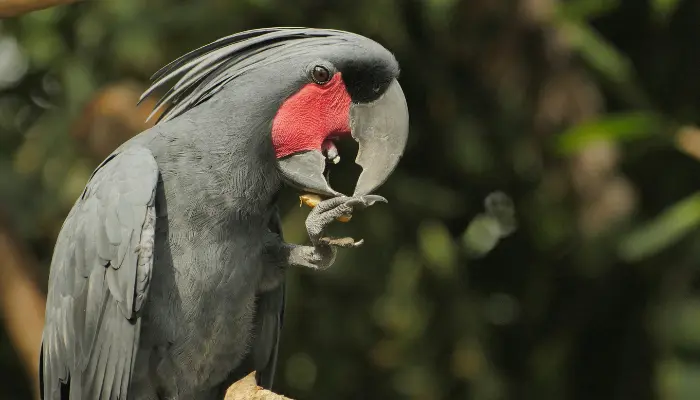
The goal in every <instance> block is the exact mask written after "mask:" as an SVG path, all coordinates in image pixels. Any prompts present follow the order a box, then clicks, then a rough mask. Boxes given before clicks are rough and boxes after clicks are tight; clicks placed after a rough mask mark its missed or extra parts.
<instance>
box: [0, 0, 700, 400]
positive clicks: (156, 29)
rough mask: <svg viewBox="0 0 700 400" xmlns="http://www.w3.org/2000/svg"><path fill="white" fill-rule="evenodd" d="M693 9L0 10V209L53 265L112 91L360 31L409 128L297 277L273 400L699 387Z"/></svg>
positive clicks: (298, 211)
mask: <svg viewBox="0 0 700 400" xmlns="http://www.w3.org/2000/svg"><path fill="white" fill-rule="evenodd" d="M698 18H700V3H698V2H695V1H690V0H688V1H678V0H649V1H642V0H616V1H612V0H609V1H606V0H570V1H555V0H553V1H551V2H547V1H532V0H518V1H506V0H498V1H494V0H426V1H418V0H405V1H404V0H373V1H370V0H355V1H335V2H323V1H319V0H300V1H295V2H284V1H276V0H245V1H224V0H203V1H197V2H194V1H180V0H149V1H147V2H146V1H141V0H100V1H86V2H83V3H79V4H76V5H72V6H66V7H57V8H54V9H49V10H45V11H41V12H35V13H32V14H29V15H26V16H23V17H21V18H16V19H9V20H4V21H1V22H0V207H1V208H0V212H2V213H3V214H6V215H7V216H8V218H9V220H10V221H11V223H12V228H13V229H14V231H15V232H16V233H17V235H18V236H19V237H20V238H22V239H23V240H24V241H26V242H27V243H28V245H29V246H30V248H31V249H32V250H33V251H34V253H35V255H36V257H37V258H38V259H39V261H40V264H41V265H42V266H43V267H44V268H45V270H44V271H43V273H44V277H45V276H46V275H47V270H46V269H47V268H48V265H49V263H50V257H51V253H52V249H53V242H54V240H55V237H56V235H57V233H58V231H59V230H60V227H61V223H62V221H63V218H64V217H65V215H66V213H67V212H68V210H69V209H70V207H71V206H72V204H73V201H74V200H75V198H76V197H77V196H78V194H79V193H80V191H81V190H82V187H83V185H84V183H85V181H86V180H87V178H88V176H89V174H90V173H91V171H92V168H93V167H94V166H95V165H96V164H97V163H98V162H99V161H100V157H98V156H96V154H101V153H100V152H98V151H95V146H98V144H99V143H97V142H95V140H97V139H93V138H92V136H84V135H83V136H81V135H80V134H78V133H76V130H79V128H78V127H79V126H80V125H79V122H80V121H82V120H85V119H87V120H89V121H92V125H90V124H88V126H89V127H93V128H94V129H92V130H91V129H88V131H95V130H100V129H101V130H102V131H104V132H108V133H109V132H116V131H120V130H121V131H123V130H124V129H126V128H124V127H122V125H120V123H119V122H118V121H117V122H115V121H114V120H113V119H110V118H106V117H100V114H99V113H97V114H98V116H90V115H88V116H86V113H88V114H89V113H90V112H92V111H89V107H88V108H86V106H87V105H88V104H90V102H91V101H93V100H94V99H95V96H96V95H97V94H98V93H100V90H101V89H103V88H104V87H105V86H107V85H120V84H122V82H136V83H138V84H145V82H147V80H148V77H149V76H150V75H151V74H152V73H153V72H155V71H156V70H157V69H158V68H159V67H160V66H162V65H164V64H165V63H167V62H169V61H170V60H172V59H174V58H175V57H177V56H179V55H181V54H183V53H184V52H186V51H188V50H190V49H193V48H195V47H198V46H200V45H202V44H205V43H208V42H210V41H212V40H215V39H217V38H219V37H221V36H224V35H227V34H230V33H233V32H237V31H241V30H244V29H248V28H255V27H261V26H275V25H278V26H279V25H284V26H316V27H332V28H339V29H346V30H351V31H355V32H358V33H361V34H364V35H366V36H369V37H372V38H375V39H376V40H378V41H380V42H381V43H382V44H384V45H385V46H387V47H388V48H389V49H391V50H392V51H393V52H394V53H395V54H396V57H397V58H398V60H399V62H400V63H401V65H402V76H401V84H402V86H403V88H404V91H405V93H406V96H407V99H408V102H409V109H410V111H411V138H410V141H409V145H408V149H407V153H406V156H405V158H404V159H403V160H402V163H401V165H400V168H399V169H398V170H397V172H396V173H395V175H394V176H393V177H392V178H391V179H390V181H389V182H387V184H386V185H385V186H384V187H382V188H381V189H380V193H381V194H382V195H385V196H386V197H387V198H388V199H389V201H390V204H389V205H379V206H375V207H372V208H371V209H369V210H367V211H365V212H364V213H362V214H358V215H357V216H355V217H354V218H353V220H352V222H350V223H349V224H343V226H339V227H338V231H339V232H343V231H344V232H345V233H350V234H352V235H353V236H354V237H358V238H360V237H361V238H364V239H365V240H366V244H365V246H364V247H363V248H361V249H360V250H357V251H343V252H342V253H341V254H340V255H339V258H338V262H337V264H336V266H335V267H334V268H332V269H331V270H329V271H327V272H324V273H322V274H319V273H310V272H308V271H301V270H295V271H291V273H290V278H289V283H288V284H289V295H288V309H287V313H286V324H285V329H284V337H283V343H282V354H281V362H280V363H279V372H278V379H277V383H276V391H278V392H281V393H284V394H286V395H289V396H291V397H293V398H297V399H336V398H338V399H394V398H411V399H460V398H469V399H476V400H482V399H483V400H486V399H506V398H507V399H564V398H566V399H696V398H700V278H699V277H700V275H699V274H698V265H700V230H698V225H699V223H700V203H699V201H700V199H699V198H698V196H699V195H698V194H697V193H698V190H700V186H699V184H698V182H700V180H699V178H698V177H700V164H698V160H697V157H698V155H700V150H699V149H700V131H698V130H697V129H695V128H693V127H694V125H695V124H697V123H698V122H699V121H698V119H699V117H700V111H699V107H700V74H698V71H700V57H699V56H698V52H697V51H696V47H697V43H698V42H700V31H699V30H698V29H697V21H698ZM105 102H106V100H105ZM99 104H103V103H99ZM105 104H106V105H105ZM110 104H111V103H109V102H106V103H104V104H103V105H102V106H100V107H97V109H98V111H99V110H101V111H102V112H103V113H105V114H109V113H110V112H112V111H113V108H110ZM93 111H94V110H93ZM134 112H135V111H134ZM110 115H111V114H110ZM100 118H106V119H107V121H106V122H104V121H102V120H101V119H100ZM95 120H98V122H95ZM100 121H102V122H100ZM95 126H97V127H99V129H98V128H95ZM127 130H128V129H127ZM681 133H682V135H681ZM98 147H99V146H98ZM342 150H343V149H342V148H341V152H342ZM344 158H345V159H346V160H349V159H351V158H350V157H344ZM356 173H357V171H356V170H354V169H353V168H352V166H346V167H345V169H344V170H343V169H341V171H339V172H338V174H337V175H335V173H334V182H338V183H339V184H340V185H341V187H342V185H348V184H350V182H351V180H352V177H353V174H355V175H356ZM296 202H297V199H296V198H295V193H292V192H291V191H289V192H288V193H286V195H285V196H284V210H285V216H284V230H285V234H286V237H287V238H288V240H290V241H292V242H303V241H304V240H305V233H304V229H303V221H304V218H305V216H306V214H307V213H308V209H306V208H299V207H298V204H297V203H296ZM17 363H18V362H17V360H16V359H15V358H14V356H13V355H12V352H11V348H10V345H9V343H8V342H7V341H6V340H5V339H4V338H3V340H1V341H0V376H2V378H0V398H8V399H10V398H27V396H29V394H28V393H29V392H28V389H27V388H28V384H27V383H26V382H24V381H22V380H20V379H18V378H19V372H18V371H19V368H18V367H17V365H18V364H17Z"/></svg>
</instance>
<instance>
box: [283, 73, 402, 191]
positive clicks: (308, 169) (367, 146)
mask: <svg viewBox="0 0 700 400" xmlns="http://www.w3.org/2000/svg"><path fill="white" fill-rule="evenodd" d="M350 128H351V132H350V133H351V135H352V137H353V139H355V141H356V142H357V143H358V144H359V149H358V152H357V158H356V159H355V163H356V164H357V165H359V166H361V167H362V173H361V174H360V177H359V178H358V180H357V184H356V185H355V192H354V194H353V196H361V195H366V194H370V193H372V192H373V191H374V190H376V189H377V188H378V187H379V186H381V185H382V184H383V183H384V182H386V180H387V179H388V178H389V176H390V175H391V173H392V172H393V171H394V169H395V168H396V165H397V164H398V163H399V160H400V159H401V156H402V155H403V152H404V149H405V148H406V141H407V140H408V106H407V104H406V98H405V97H404V94H403V90H402V89H401V85H399V82H398V81H396V80H394V81H392V82H391V84H390V85H389V87H388V88H387V90H386V91H385V92H384V93H383V94H382V95H381V96H380V97H379V98H378V99H377V100H375V101H373V102H371V103H353V104H352V105H351V106H350ZM325 163H326V157H324V155H323V154H322V153H321V152H320V151H316V150H314V151H307V152H303V153H297V154H292V155H290V156H287V157H285V158H281V159H279V160H278V165H279V168H280V170H281V172H282V175H283V176H284V178H285V179H286V180H287V181H288V182H289V183H290V184H292V185H294V186H296V187H298V188H300V189H303V190H306V191H309V192H312V193H316V194H320V195H325V196H330V197H335V196H339V195H342V194H341V193H339V192H337V191H335V190H334V189H333V188H331V187H330V185H329V184H328V182H327V181H326V179H325V178H324V176H323V171H324V169H325Z"/></svg>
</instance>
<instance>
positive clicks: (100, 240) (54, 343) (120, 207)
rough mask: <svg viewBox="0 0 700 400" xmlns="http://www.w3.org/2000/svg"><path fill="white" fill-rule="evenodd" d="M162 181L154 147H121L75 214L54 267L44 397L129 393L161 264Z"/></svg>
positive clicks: (115, 396)
mask: <svg viewBox="0 0 700 400" xmlns="http://www.w3.org/2000/svg"><path fill="white" fill-rule="evenodd" d="M157 182H158V166H157V164H156V161H155V159H154V158H153V155H152V154H151V153H150V151H148V150H147V149H144V148H141V147H131V148H127V149H124V150H122V151H121V152H115V153H114V154H112V155H111V156H110V157H109V158H107V159H106V160H105V161H104V162H103V163H102V164H100V166H98V167H97V169H96V170H95V172H93V174H92V176H91V177H90V180H89V181H88V184H87V185H86V187H85V191H84V192H83V194H82V196H81V197H80V198H79V199H78V200H77V201H76V203H75V205H74V206H73V209H72V210H71V212H70V213H69V214H68V217H67V218H66V220H65V222H64V224H63V227H62V228H61V232H60V234H59V236H58V240H57V242H56V247H55V249H54V255H53V259H52V261H51V272H50V275H49V291H48V295H47V303H46V322H45V326H44V333H43V338H42V350H41V366H40V371H41V376H40V384H41V396H42V399H51V400H57V399H61V400H64V399H68V398H70V399H71V400H72V399H86V400H91V399H126V398H127V391H128V388H129V381H130V379H131V373H132V368H133V365H134V359H135V356H136V351H137V350H138V342H139V333H140V327H141V318H140V311H141V309H142V307H143V305H144V301H145V300H146V296H147V294H148V287H149V282H150V278H151V269H152V267H153V245H154V236H155V220H156V217H155V189H156V185H157ZM68 393H69V395H68Z"/></svg>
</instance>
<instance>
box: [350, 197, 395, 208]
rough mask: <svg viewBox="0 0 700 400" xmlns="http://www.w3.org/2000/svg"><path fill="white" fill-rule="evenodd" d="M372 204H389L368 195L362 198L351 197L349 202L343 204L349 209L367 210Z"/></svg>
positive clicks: (384, 199)
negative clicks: (358, 207)
mask: <svg viewBox="0 0 700 400" xmlns="http://www.w3.org/2000/svg"><path fill="white" fill-rule="evenodd" d="M374 203H389V201H388V200H387V199H386V198H384V197H382V196H379V195H376V194H368V195H364V196H358V197H351V198H350V200H348V201H347V202H345V205H347V206H350V207H353V208H354V207H356V206H362V208H367V207H369V206H371V205H372V204H374Z"/></svg>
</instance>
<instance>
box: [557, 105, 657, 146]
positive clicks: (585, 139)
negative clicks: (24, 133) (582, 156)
mask: <svg viewBox="0 0 700 400" xmlns="http://www.w3.org/2000/svg"><path fill="white" fill-rule="evenodd" d="M663 126H664V121H663V119H662V118H661V117H659V116H657V115H656V114H653V113H647V112H632V113H624V114H608V115H607V116H604V117H601V118H600V119H598V120H594V121H589V122H584V123H582V124H579V125H576V126H574V127H572V128H570V129H568V130H567V131H565V132H564V133H562V134H561V135H559V136H558V138H557V149H558V151H559V152H560V153H562V154H570V153H574V152H576V151H578V150H580V149H582V148H584V147H586V146H587V145H589V144H591V143H593V142H597V141H600V140H608V141H614V142H626V141H633V140H638V139H643V138H646V137H650V136H652V135H654V134H657V133H658V132H660V131H661V130H662V129H663Z"/></svg>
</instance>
